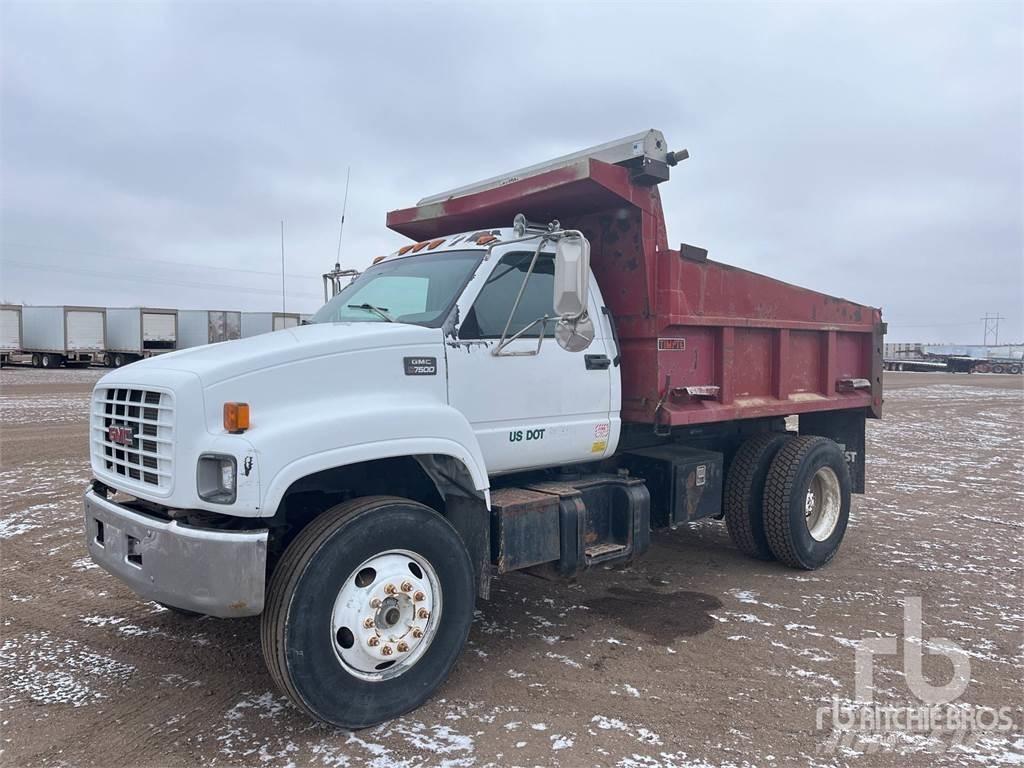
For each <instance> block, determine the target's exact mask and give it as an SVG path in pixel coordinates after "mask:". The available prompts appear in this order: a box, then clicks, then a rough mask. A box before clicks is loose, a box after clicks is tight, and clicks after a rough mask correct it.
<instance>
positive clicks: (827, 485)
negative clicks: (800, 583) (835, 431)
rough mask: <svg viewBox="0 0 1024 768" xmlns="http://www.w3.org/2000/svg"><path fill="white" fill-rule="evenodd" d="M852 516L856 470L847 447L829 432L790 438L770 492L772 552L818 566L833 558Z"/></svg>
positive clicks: (798, 564) (767, 510)
mask: <svg viewBox="0 0 1024 768" xmlns="http://www.w3.org/2000/svg"><path fill="white" fill-rule="evenodd" d="M849 519H850V471H849V469H848V468H847V466H846V460H845V457H844V456H843V451H842V449H841V448H840V447H839V445H837V444H836V443H835V442H834V441H832V440H829V439H828V438H825V437H813V436H803V437H796V438H793V439H792V440H791V441H789V442H788V443H787V444H786V445H784V446H783V447H782V449H781V450H780V451H779V452H778V454H777V455H776V456H775V459H774V460H773V461H772V466H771V469H770V470H769V471H768V479H767V482H766V483H765V493H764V526H765V535H766V537H767V539H768V546H769V547H770V548H771V551H772V554H774V555H775V557H776V558H777V559H778V560H779V561H780V562H783V563H785V564H786V565H789V566H792V567H794V568H805V569H807V570H813V569H815V568H820V567H821V566H823V565H825V564H826V563H827V562H828V561H829V560H831V559H832V558H833V557H834V556H835V554H836V552H837V551H838V549H839V545H840V544H841V543H842V540H843V536H844V535H845V534H846V526H847V524H848V523H849Z"/></svg>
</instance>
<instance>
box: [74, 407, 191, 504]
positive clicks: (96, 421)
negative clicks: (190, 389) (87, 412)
mask: <svg viewBox="0 0 1024 768" xmlns="http://www.w3.org/2000/svg"><path fill="white" fill-rule="evenodd" d="M111 427H114V429H111ZM118 428H122V429H120V430H119V429H118ZM91 429H92V444H93V458H94V461H95V462H96V463H98V464H99V466H100V467H101V468H103V469H105V470H106V471H107V472H109V473H112V474H114V475H118V476H120V477H121V478H123V479H124V481H127V482H126V483H125V484H126V485H129V486H130V485H137V486H139V487H143V488H147V487H148V488H160V489H169V488H170V486H171V478H172V466H171V465H172V457H173V451H174V404H173V401H172V398H171V395H170V394H169V393H166V392H158V391H155V390H150V389H129V388H124V387H118V388H110V389H97V390H96V391H95V393H94V394H93V403H92V425H91ZM117 438H119V439H117Z"/></svg>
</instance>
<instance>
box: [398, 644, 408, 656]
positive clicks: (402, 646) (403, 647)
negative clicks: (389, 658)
mask: <svg viewBox="0 0 1024 768" xmlns="http://www.w3.org/2000/svg"><path fill="white" fill-rule="evenodd" d="M408 650H409V646H408V645H406V644H405V643H404V642H401V643H399V644H398V652H399V653H405V652H406V651H408Z"/></svg>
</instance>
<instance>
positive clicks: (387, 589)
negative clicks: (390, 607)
mask: <svg viewBox="0 0 1024 768" xmlns="http://www.w3.org/2000/svg"><path fill="white" fill-rule="evenodd" d="M384 591H385V592H386V593H387V594H389V595H393V594H395V592H397V591H398V590H397V589H395V585H394V584H387V585H386V586H385V587H384Z"/></svg>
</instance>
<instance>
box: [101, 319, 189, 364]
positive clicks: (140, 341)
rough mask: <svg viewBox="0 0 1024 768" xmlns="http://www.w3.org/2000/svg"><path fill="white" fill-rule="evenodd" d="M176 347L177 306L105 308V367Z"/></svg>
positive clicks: (150, 355)
mask: <svg viewBox="0 0 1024 768" xmlns="http://www.w3.org/2000/svg"><path fill="white" fill-rule="evenodd" d="M177 348H178V310H176V309H152V308H149V307H126V308H110V309H108V310H107V349H106V359H105V363H106V364H107V366H108V367H112V368H120V367H121V366H122V365H127V364H128V363H132V362H135V361H136V360H141V359H142V358H144V357H152V356H153V355H159V354H161V353H163V352H171V351H173V350H175V349H177Z"/></svg>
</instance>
